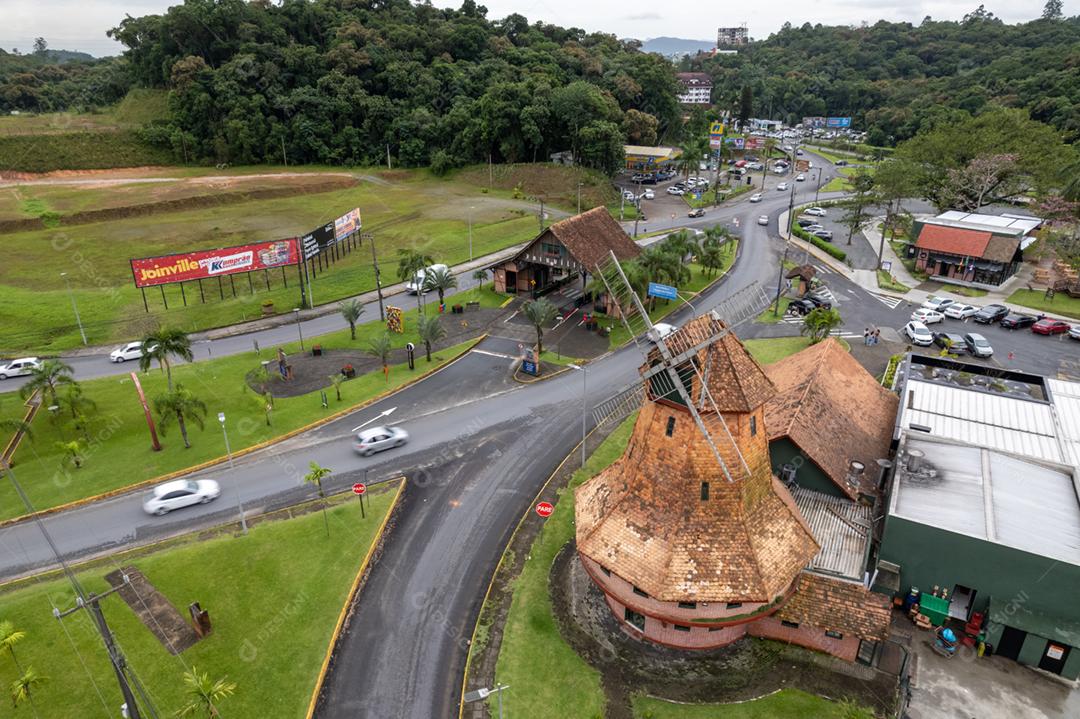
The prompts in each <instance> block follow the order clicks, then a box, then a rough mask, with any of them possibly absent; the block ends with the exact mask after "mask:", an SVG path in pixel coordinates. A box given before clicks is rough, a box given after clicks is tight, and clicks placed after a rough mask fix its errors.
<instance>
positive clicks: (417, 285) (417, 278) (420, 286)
mask: <svg viewBox="0 0 1080 719" xmlns="http://www.w3.org/2000/svg"><path fill="white" fill-rule="evenodd" d="M438 270H441V271H443V272H448V271H449V270H450V268H449V267H447V266H446V265H432V266H431V267H428V268H426V269H423V270H420V271H419V272H417V273H416V274H415V275H413V278H412V279H411V280H409V281H408V282H406V283H405V291H406V292H408V293H409V294H412V295H415V294H419V293H421V292H423V293H425V294H426V293H427V292H428V290H427V289H425V288H424V278H425V277H427V274H428V273H429V272H435V271H438Z"/></svg>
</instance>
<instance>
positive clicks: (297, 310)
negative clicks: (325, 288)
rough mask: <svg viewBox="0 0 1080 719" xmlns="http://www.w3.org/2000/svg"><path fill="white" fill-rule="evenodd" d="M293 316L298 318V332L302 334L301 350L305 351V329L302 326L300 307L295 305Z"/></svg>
mask: <svg viewBox="0 0 1080 719" xmlns="http://www.w3.org/2000/svg"><path fill="white" fill-rule="evenodd" d="M293 317H295V318H296V332H297V334H299V335H300V351H301V352H303V351H304V330H303V329H302V328H301V327H300V308H299V307H293Z"/></svg>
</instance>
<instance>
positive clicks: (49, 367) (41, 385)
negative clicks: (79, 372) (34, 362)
mask: <svg viewBox="0 0 1080 719" xmlns="http://www.w3.org/2000/svg"><path fill="white" fill-rule="evenodd" d="M72 371H73V370H72V369H71V365H69V364H67V363H65V362H61V361H60V360H57V359H47V360H42V361H41V364H39V365H38V366H37V367H34V368H32V369H31V370H30V379H29V380H27V382H26V384H24V385H23V386H22V389H20V390H19V394H21V395H22V396H23V398H24V399H25V398H27V397H31V396H33V394H34V393H35V392H37V391H39V390H40V391H41V392H43V393H44V394H45V395H46V397H47V398H48V400H49V406H53V405H55V404H56V389H57V387H59V386H60V385H64V384H74V383H75V378H74V377H72V375H71V373H72Z"/></svg>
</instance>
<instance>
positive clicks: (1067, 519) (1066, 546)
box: [889, 433, 1080, 565]
mask: <svg viewBox="0 0 1080 719" xmlns="http://www.w3.org/2000/svg"><path fill="white" fill-rule="evenodd" d="M913 450H914V452H913ZM889 513H890V514H892V515H894V516H897V517H902V518H904V519H908V520H910V521H913V522H918V523H920V524H926V525H929V526H932V527H937V528H940V529H943V530H946V531H949V532H956V533H959V534H965V535H968V536H971V537H975V538H978V539H983V540H986V541H990V542H994V543H996V544H1001V545H1004V546H1008V547H1013V548H1015V549H1019V550H1021V551H1025V552H1030V553H1032V554H1036V555H1039V556H1044V557H1050V558H1052V559H1056V560H1058V561H1062V562H1068V563H1070V564H1076V565H1080V501H1078V500H1077V487H1076V482H1075V479H1074V476H1073V471H1072V469H1071V468H1069V467H1066V466H1063V465H1057V466H1055V465H1050V464H1046V463H1043V462H1037V461H1033V460H1029V459H1025V458H1023V457H1017V456H1012V455H1008V454H1005V453H1003V452H998V451H996V450H993V449H988V448H986V447H976V446H971V445H968V444H960V443H954V442H949V441H947V440H941V439H937V438H933V437H924V436H919V435H918V434H916V433H908V434H907V435H906V437H905V440H904V442H903V444H902V445H901V448H900V451H899V452H898V454H897V465H896V472H895V475H894V482H893V492H892V497H891V500H890V509H889Z"/></svg>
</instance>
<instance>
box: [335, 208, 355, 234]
mask: <svg viewBox="0 0 1080 719" xmlns="http://www.w3.org/2000/svg"><path fill="white" fill-rule="evenodd" d="M360 227H361V225H360V210H359V209H354V210H349V211H348V212H346V213H345V214H344V215H342V216H341V217H339V218H337V219H336V220H334V241H335V242H341V241H342V240H344V239H345V238H346V237H348V236H349V235H351V234H352V233H354V232H356V231H357V230H359V229H360Z"/></svg>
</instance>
